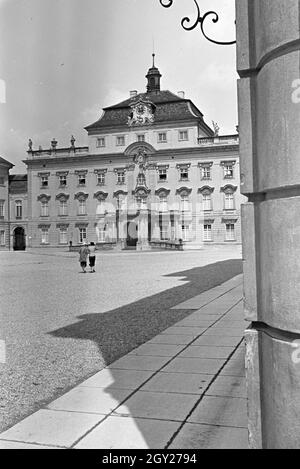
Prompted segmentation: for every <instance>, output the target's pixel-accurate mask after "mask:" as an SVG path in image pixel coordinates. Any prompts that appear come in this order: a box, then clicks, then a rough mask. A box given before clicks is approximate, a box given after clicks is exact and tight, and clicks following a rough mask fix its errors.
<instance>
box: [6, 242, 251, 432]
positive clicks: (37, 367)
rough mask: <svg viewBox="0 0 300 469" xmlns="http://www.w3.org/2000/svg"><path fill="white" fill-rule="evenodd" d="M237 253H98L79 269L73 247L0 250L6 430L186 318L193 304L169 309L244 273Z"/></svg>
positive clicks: (218, 250)
mask: <svg viewBox="0 0 300 469" xmlns="http://www.w3.org/2000/svg"><path fill="white" fill-rule="evenodd" d="M240 257H241V254H240V248H229V247H228V248H227V247H225V248H223V247H222V249H221V248H212V249H211V250H203V251H196V252H182V253H181V252H179V253H172V252H155V253H131V252H130V253H98V255H97V264H96V267H97V272H96V273H95V274H89V273H87V274H81V273H80V268H79V263H78V255H77V253H69V252H63V251H59V250H47V251H46V250H45V251H44V250H43V251H41V250H35V251H34V250H32V251H28V252H10V253H8V252H0V261H1V264H0V265H1V267H0V294H1V311H0V314H1V318H0V319H1V327H0V339H1V341H3V342H1V344H3V343H4V344H5V351H6V361H5V363H0V386H1V389H2V391H1V396H0V415H1V424H0V429H1V430H5V429H6V428H8V427H10V426H12V425H13V424H15V423H16V422H17V421H19V420H20V419H21V418H24V417H25V416H27V415H29V414H31V413H32V412H34V411H36V410H38V409H40V408H41V407H43V406H45V405H46V404H47V403H48V402H50V401H52V400H53V399H55V398H57V397H59V396H60V395H62V394H63V393H65V392H66V391H68V390H69V389H71V388H73V387H74V386H75V385H77V384H78V383H80V382H82V381H83V380H85V379H86V378H88V377H89V376H91V375H93V374H94V373H96V372H98V371H100V370H102V369H103V368H104V367H106V366H107V365H109V364H111V363H112V362H114V361H116V360H117V359H119V358H120V357H123V356H124V355H125V354H126V353H128V352H130V351H132V350H133V349H135V348H136V347H138V346H139V345H141V344H143V343H144V342H146V341H148V340H151V339H152V338H153V337H155V336H156V335H157V334H159V333H160V332H162V331H163V330H165V329H166V328H168V327H170V326H172V325H174V324H176V323H178V321H180V320H182V319H184V318H185V317H186V316H188V315H189V314H190V313H191V311H192V310H191V309H190V308H189V306H187V307H186V308H184V309H172V307H173V306H175V305H177V304H178V303H180V302H182V301H186V300H189V299H190V298H192V297H194V296H196V295H198V294H200V293H201V292H202V291H205V290H208V289H209V288H211V287H214V286H215V285H219V284H220V283H222V282H224V281H226V280H228V279H230V278H231V277H233V276H234V275H237V274H239V273H240V272H241V270H242V266H241V261H240ZM2 358H3V356H2ZM0 361H4V360H0Z"/></svg>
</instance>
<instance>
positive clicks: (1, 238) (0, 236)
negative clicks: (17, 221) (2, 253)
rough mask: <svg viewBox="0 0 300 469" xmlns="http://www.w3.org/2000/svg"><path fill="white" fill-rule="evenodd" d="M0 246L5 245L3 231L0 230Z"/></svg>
mask: <svg viewBox="0 0 300 469" xmlns="http://www.w3.org/2000/svg"><path fill="white" fill-rule="evenodd" d="M0 246H5V231H4V230H1V231H0Z"/></svg>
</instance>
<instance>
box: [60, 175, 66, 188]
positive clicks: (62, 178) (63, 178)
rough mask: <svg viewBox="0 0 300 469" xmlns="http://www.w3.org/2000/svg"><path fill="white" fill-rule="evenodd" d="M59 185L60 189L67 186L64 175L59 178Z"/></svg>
mask: <svg viewBox="0 0 300 469" xmlns="http://www.w3.org/2000/svg"><path fill="white" fill-rule="evenodd" d="M59 185H60V187H66V185H67V176H66V175H62V176H59Z"/></svg>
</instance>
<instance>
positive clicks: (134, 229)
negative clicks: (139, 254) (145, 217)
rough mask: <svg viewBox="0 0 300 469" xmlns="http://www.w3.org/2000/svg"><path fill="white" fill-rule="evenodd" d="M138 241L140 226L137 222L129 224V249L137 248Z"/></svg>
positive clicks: (127, 243) (127, 242)
mask: <svg viewBox="0 0 300 469" xmlns="http://www.w3.org/2000/svg"><path fill="white" fill-rule="evenodd" d="M137 241H138V225H137V223H136V222H135V221H133V220H132V221H129V222H128V223H127V239H126V245H127V246H128V247H136V245H137Z"/></svg>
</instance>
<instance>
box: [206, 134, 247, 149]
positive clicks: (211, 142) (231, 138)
mask: <svg viewBox="0 0 300 469" xmlns="http://www.w3.org/2000/svg"><path fill="white" fill-rule="evenodd" d="M198 144H199V145H200V146H202V147H208V146H216V145H217V146H224V145H238V144H239V135H238V134H235V135H218V136H215V137H204V138H198Z"/></svg>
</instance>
